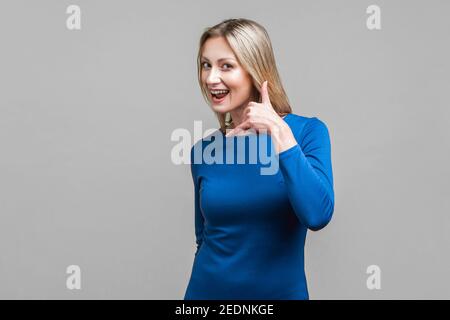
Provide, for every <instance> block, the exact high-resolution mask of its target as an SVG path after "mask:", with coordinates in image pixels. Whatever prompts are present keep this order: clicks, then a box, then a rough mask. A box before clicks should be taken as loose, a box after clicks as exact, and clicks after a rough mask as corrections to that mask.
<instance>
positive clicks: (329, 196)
mask: <svg viewBox="0 0 450 320" xmlns="http://www.w3.org/2000/svg"><path fill="white" fill-rule="evenodd" d="M294 134H295V133H294ZM299 140H300V141H299ZM297 142H298V143H300V144H301V146H300V145H299V144H298V143H297V144H296V145H294V146H293V147H291V148H289V149H287V150H284V151H282V152H281V153H279V155H278V157H279V163H280V170H281V172H282V174H283V177H284V180H285V184H286V187H287V190H288V197H289V201H290V203H291V205H292V208H293V210H294V212H295V214H296V215H297V217H298V218H299V220H300V222H301V223H302V224H303V225H305V226H306V227H307V228H308V229H311V230H312V231H318V230H320V229H322V228H324V227H325V226H326V225H327V224H328V223H329V222H330V220H331V217H332V215H333V211H334V190H333V173H332V165H331V145H330V137H329V133H328V129H327V127H326V125H325V124H324V123H323V122H322V121H321V120H319V119H318V118H316V117H313V118H311V119H310V120H309V121H308V122H307V123H306V124H305V127H304V129H303V132H302V133H301V136H300V139H297Z"/></svg>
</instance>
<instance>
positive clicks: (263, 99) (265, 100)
mask: <svg viewBox="0 0 450 320" xmlns="http://www.w3.org/2000/svg"><path fill="white" fill-rule="evenodd" d="M267 85H268V81H267V80H266V81H264V82H263V84H262V85H261V103H270V98H269V90H268V89H267Z"/></svg>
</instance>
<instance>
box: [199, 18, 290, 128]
mask: <svg viewBox="0 0 450 320" xmlns="http://www.w3.org/2000/svg"><path fill="white" fill-rule="evenodd" d="M213 37H224V38H225V40H226V41H227V42H228V44H229V45H230V47H231V49H232V50H233V52H234V54H235V55H236V58H237V59H238V62H239V63H240V64H241V66H242V67H243V68H244V69H245V70H246V71H247V72H248V73H249V75H250V76H251V78H252V80H253V92H254V96H255V97H257V99H258V101H261V100H260V99H261V98H260V93H259V90H258V89H257V88H260V87H261V85H262V83H263V82H264V81H265V80H267V81H268V86H267V89H268V92H269V97H270V102H271V104H272V106H273V108H274V110H275V111H276V112H277V113H278V115H280V116H283V115H286V114H288V113H291V112H292V109H291V106H290V104H289V100H288V98H287V95H286V93H285V91H284V88H283V85H282V83H281V79H280V76H279V75H278V70H277V67H276V63H275V57H274V54H273V49H272V44H271V42H270V39H269V35H268V34H267V31H266V30H265V29H264V27H263V26H261V25H260V24H258V23H257V22H255V21H252V20H249V19H243V18H240V19H227V20H224V21H222V22H221V23H219V24H217V25H215V26H213V27H209V28H206V29H205V31H204V32H203V34H202V35H201V37H200V44H199V50H198V55H197V68H198V82H199V84H200V88H201V91H202V95H203V97H204V98H205V100H206V102H207V103H208V104H210V101H209V96H208V91H207V87H206V86H205V85H204V84H203V83H202V80H201V72H202V65H201V55H202V50H203V45H204V44H205V42H206V40H208V39H209V38H213ZM215 113H216V116H217V118H218V120H219V123H220V130H221V131H222V132H225V129H226V127H227V126H229V124H230V123H231V121H232V119H230V118H231V116H230V114H229V113H227V114H223V113H219V112H215ZM226 117H227V118H228V119H226Z"/></svg>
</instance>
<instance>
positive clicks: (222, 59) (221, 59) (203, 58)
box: [202, 56, 234, 62]
mask: <svg viewBox="0 0 450 320" xmlns="http://www.w3.org/2000/svg"><path fill="white" fill-rule="evenodd" d="M202 60H206V61H209V59H208V58H206V57H203V56H202ZM224 60H234V58H231V57H228V58H220V59H219V60H217V61H219V62H221V61H224Z"/></svg>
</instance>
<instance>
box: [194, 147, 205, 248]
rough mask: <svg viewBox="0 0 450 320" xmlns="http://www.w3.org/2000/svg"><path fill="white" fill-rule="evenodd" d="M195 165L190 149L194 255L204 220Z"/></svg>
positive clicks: (200, 238) (199, 244)
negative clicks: (192, 186) (192, 187)
mask: <svg viewBox="0 0 450 320" xmlns="http://www.w3.org/2000/svg"><path fill="white" fill-rule="evenodd" d="M196 166H197V165H196V164H194V159H193V148H192V149H191V174H192V179H193V182H194V214H195V217H194V219H195V221H194V222H195V242H196V245H197V248H196V251H195V255H197V253H198V250H199V249H200V246H201V244H202V242H203V223H204V218H203V214H202V212H201V208H200V182H199V178H198V176H197V170H196V169H197V167H196Z"/></svg>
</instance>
